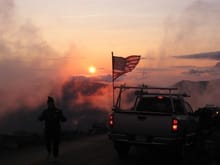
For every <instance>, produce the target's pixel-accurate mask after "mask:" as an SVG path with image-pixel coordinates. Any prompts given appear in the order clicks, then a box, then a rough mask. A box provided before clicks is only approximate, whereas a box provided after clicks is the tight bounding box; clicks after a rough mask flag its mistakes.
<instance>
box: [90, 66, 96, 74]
mask: <svg viewBox="0 0 220 165" xmlns="http://www.w3.org/2000/svg"><path fill="white" fill-rule="evenodd" d="M88 70H89V73H91V74H94V73H96V68H95V67H94V66H90V67H89V69H88Z"/></svg>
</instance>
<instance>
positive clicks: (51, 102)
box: [47, 96, 55, 108]
mask: <svg viewBox="0 0 220 165" xmlns="http://www.w3.org/2000/svg"><path fill="white" fill-rule="evenodd" d="M47 105H48V107H49V108H53V107H54V106H55V105H54V99H53V97H51V96H48V98H47Z"/></svg>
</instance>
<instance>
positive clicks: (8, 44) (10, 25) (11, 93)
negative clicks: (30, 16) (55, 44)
mask: <svg viewBox="0 0 220 165" xmlns="http://www.w3.org/2000/svg"><path fill="white" fill-rule="evenodd" d="M17 20H20V19H17V14H16V5H15V3H14V0H1V1H0V23H1V26H0V76H1V78H0V84H1V86H0V92H1V95H0V100H1V110H0V117H1V116H2V115H4V114H5V113H9V112H11V111H16V110H17V109H20V107H24V106H25V107H29V108H30V109H31V108H33V107H37V106H38V105H39V104H40V103H41V102H43V98H44V97H45V96H47V95H49V94H51V93H52V94H58V93H59V92H60V89H61V84H62V83H63V82H64V81H65V80H66V79H67V78H68V76H69V75H68V72H67V66H68V65H69V63H70V62H71V61H70V60H69V59H68V58H59V57H63V56H65V55H61V54H59V53H58V52H56V51H55V50H54V49H53V48H52V47H51V46H50V45H49V44H48V43H47V41H46V40H45V39H44V37H43V36H42V35H41V31H40V29H39V28H38V27H37V26H36V25H35V24H34V23H32V22H31V21H24V22H18V21H17Z"/></svg>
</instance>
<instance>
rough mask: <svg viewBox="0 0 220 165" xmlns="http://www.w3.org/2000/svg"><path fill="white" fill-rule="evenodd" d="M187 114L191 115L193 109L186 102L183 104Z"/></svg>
mask: <svg viewBox="0 0 220 165" xmlns="http://www.w3.org/2000/svg"><path fill="white" fill-rule="evenodd" d="M184 105H185V108H186V111H187V113H193V109H192V107H191V106H190V104H189V103H188V102H186V101H185V102H184Z"/></svg>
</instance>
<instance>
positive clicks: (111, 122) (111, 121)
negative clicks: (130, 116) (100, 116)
mask: <svg viewBox="0 0 220 165" xmlns="http://www.w3.org/2000/svg"><path fill="white" fill-rule="evenodd" d="M113 125H114V115H113V114H110V115H109V126H110V127H113Z"/></svg>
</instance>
